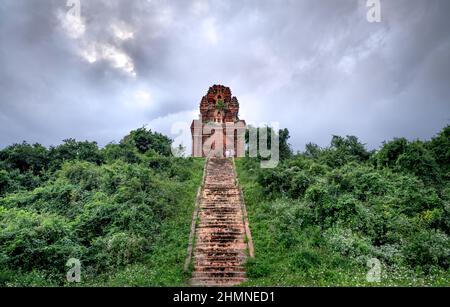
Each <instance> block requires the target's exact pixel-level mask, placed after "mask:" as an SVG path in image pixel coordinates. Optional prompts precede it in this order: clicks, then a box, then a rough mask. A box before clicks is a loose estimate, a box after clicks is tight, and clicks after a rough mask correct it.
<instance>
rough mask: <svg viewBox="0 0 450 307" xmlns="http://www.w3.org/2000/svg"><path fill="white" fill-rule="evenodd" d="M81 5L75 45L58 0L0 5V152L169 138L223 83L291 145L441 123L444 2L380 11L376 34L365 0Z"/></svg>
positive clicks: (447, 6) (423, 133) (250, 115)
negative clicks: (148, 132) (120, 32)
mask: <svg viewBox="0 0 450 307" xmlns="http://www.w3.org/2000/svg"><path fill="white" fill-rule="evenodd" d="M81 3H82V17H83V21H84V26H85V32H84V33H83V34H82V35H81V37H79V38H76V39H74V38H71V37H70V36H68V35H67V31H66V30H65V29H64V27H63V25H62V24H61V14H64V13H65V12H66V10H67V8H66V6H65V4H66V1H65V0H40V1H32V0H3V1H2V2H1V4H0V42H1V44H0V66H1V67H2V69H1V70H0V121H1V122H0V146H6V145H8V144H11V143H13V142H20V141H21V140H27V141H30V142H35V141H38V142H42V143H44V144H56V143H59V142H60V141H61V140H62V139H64V138H68V137H76V138H79V139H90V140H97V141H99V142H100V143H101V144H106V143H108V142H109V141H112V140H118V139H120V137H121V136H123V135H124V134H125V133H126V132H127V131H129V130H130V129H133V128H136V127H140V126H142V125H144V124H149V125H150V126H151V127H152V128H154V129H160V130H161V131H162V132H164V133H170V126H171V123H169V122H168V121H173V120H185V121H186V122H189V121H190V120H192V118H191V115H192V114H195V113H196V110H197V108H198V103H199V101H200V98H201V97H202V96H203V95H204V94H205V92H206V90H207V89H208V87H209V86H210V85H211V84H214V83H222V84H225V85H228V86H230V87H231V89H232V91H233V94H234V95H236V96H237V97H238V98H239V100H240V102H241V109H242V111H241V117H242V118H245V119H247V120H248V121H249V122H271V121H279V122H280V125H281V126H282V127H288V128H289V129H290V130H291V134H292V137H293V138H292V144H293V145H294V147H295V148H296V149H302V147H303V146H304V144H305V143H306V142H309V141H312V142H316V143H319V144H321V145H325V144H327V143H328V142H329V139H330V136H331V134H354V135H357V136H360V137H361V139H362V140H363V141H364V142H366V143H368V144H369V146H370V147H372V148H376V147H378V146H379V145H380V143H381V142H382V141H383V140H386V139H390V138H392V137H396V136H406V137H409V138H428V137H430V136H432V135H433V134H435V133H436V132H437V131H438V130H439V129H440V128H442V127H443V126H445V125H446V124H448V123H449V121H450V101H449V100H450V89H449V87H448V84H449V81H450V80H449V79H450V59H449V54H450V31H449V29H450V20H449V19H448V18H447V16H446V15H447V14H448V12H449V11H450V2H449V1H447V0H431V1H425V0H391V1H386V0H385V1H382V5H383V6H382V13H383V20H382V22H381V23H379V24H370V23H368V22H367V21H366V19H365V15H366V12H367V8H366V7H365V3H366V1H365V0H342V1H326V0H303V1H294V0H283V1H275V0H253V1H225V0H214V1H201V0H198V1H182V0H177V1H176V0H171V1H169V0H167V1H164V0H152V1H151V0H147V1H145V0H132V1H120V0H108V1H107V0H89V1H87V0H81ZM114 25H116V26H118V27H119V28H120V27H126V28H127V30H129V31H130V32H132V33H133V37H132V38H130V39H127V40H121V39H119V38H118V37H117V35H114V31H113V28H112V27H113V26H114ZM89 48H91V49H92V50H90V51H91V53H92V54H91V56H93V55H96V57H95V62H93V63H89V62H88V61H87V60H86V59H87V58H83V52H88V51H89ZM96 52H97V54H96ZM102 52H103V53H102ZM88 53H89V52H88ZM115 56H116V57H115ZM127 61H130V62H131V63H132V65H133V66H132V67H133V69H134V72H135V74H136V76H135V77H133V76H131V75H130V73H129V71H128V72H127V67H128V69H129V68H130V67H129V66H126V64H124V63H127Z"/></svg>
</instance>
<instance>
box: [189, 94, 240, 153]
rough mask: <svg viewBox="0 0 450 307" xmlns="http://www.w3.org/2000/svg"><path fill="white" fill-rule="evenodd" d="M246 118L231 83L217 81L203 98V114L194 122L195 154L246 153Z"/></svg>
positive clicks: (192, 128)
mask: <svg viewBox="0 0 450 307" xmlns="http://www.w3.org/2000/svg"><path fill="white" fill-rule="evenodd" d="M245 126H246V123H245V121H244V120H240V119H239V102H238V100H237V98H236V97H233V96H232V94H231V90H230V88H229V87H226V86H223V85H214V86H212V87H210V88H209V90H208V93H207V94H206V95H205V96H204V97H203V98H202V100H201V102H200V115H199V119H198V120H194V121H193V122H192V125H191V133H192V156H194V157H206V156H210V157H229V156H234V157H238V156H241V155H243V153H244V144H245Z"/></svg>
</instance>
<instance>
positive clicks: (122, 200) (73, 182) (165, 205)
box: [0, 129, 202, 286]
mask: <svg viewBox="0 0 450 307" xmlns="http://www.w3.org/2000/svg"><path fill="white" fill-rule="evenodd" d="M170 146H171V140H170V139H168V138H167V137H165V136H163V135H160V134H157V133H152V132H151V131H147V130H145V129H139V130H136V131H133V132H131V133H130V135H129V136H127V137H125V138H124V140H123V141H122V142H121V143H120V144H109V145H107V146H106V147H105V148H103V149H99V148H98V146H97V144H96V143H95V142H77V141H75V140H72V139H70V140H66V141H64V142H63V144H62V145H59V146H56V147H51V148H50V149H47V148H45V147H43V146H41V145H38V144H36V145H28V144H27V143H23V144H20V145H13V146H10V147H7V148H6V149H4V150H2V151H0V167H1V168H0V286H1V285H25V286H29V285H39V286H42V285H61V284H63V283H64V281H65V276H66V275H65V274H66V271H67V268H66V267H65V265H66V262H67V260H68V259H70V258H77V259H80V260H81V261H82V264H83V268H84V270H83V272H84V273H85V275H84V276H85V277H86V278H89V279H90V280H96V279H97V278H100V277H101V276H103V275H105V272H109V274H110V275H111V274H113V272H117V271H118V270H121V269H122V268H124V267H126V266H128V265H133V264H134V263H139V262H142V261H145V259H146V258H148V257H149V256H151V255H152V253H153V248H154V245H155V242H156V241H157V239H158V236H159V235H160V232H161V229H162V228H163V227H164V225H166V223H168V221H170V220H172V219H173V217H175V216H177V214H178V212H179V210H180V202H181V201H185V200H186V197H187V196H189V197H191V198H192V199H189V202H190V203H191V205H192V204H193V202H194V196H195V195H194V194H193V193H195V190H196V188H197V185H198V183H197V182H196V183H195V184H194V185H193V184H192V180H193V179H194V178H196V180H198V178H199V177H201V173H202V172H201V168H199V166H201V164H199V163H197V161H196V160H194V159H192V158H186V159H184V158H175V157H172V156H171V152H170ZM186 229H188V226H187V227H186ZM183 249H184V248H183ZM86 275H87V276H86Z"/></svg>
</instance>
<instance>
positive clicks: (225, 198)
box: [191, 158, 253, 287]
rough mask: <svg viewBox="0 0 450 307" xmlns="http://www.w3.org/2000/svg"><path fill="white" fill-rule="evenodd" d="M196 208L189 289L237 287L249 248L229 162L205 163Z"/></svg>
mask: <svg viewBox="0 0 450 307" xmlns="http://www.w3.org/2000/svg"><path fill="white" fill-rule="evenodd" d="M197 206H198V208H197V210H196V214H197V218H196V227H195V248H194V250H193V259H194V260H193V261H194V272H193V275H192V279H191V285H192V286H210V287H215V286H235V285H239V284H240V283H242V282H244V281H245V280H246V275H245V267H244V265H245V261H246V258H247V254H248V252H250V254H251V253H253V246H251V248H249V249H248V247H249V243H247V242H249V240H250V242H251V235H250V231H249V228H248V222H247V214H246V210H245V205H244V203H243V199H242V192H241V190H240V188H239V186H238V184H237V181H236V173H235V170H234V163H233V160H231V159H226V158H210V159H208V161H207V165H206V169H205V178H204V184H203V186H202V189H201V191H200V194H199V198H198V200H197ZM194 218H195V215H194ZM247 249H248V250H247Z"/></svg>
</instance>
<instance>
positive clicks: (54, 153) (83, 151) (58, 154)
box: [49, 139, 104, 169]
mask: <svg viewBox="0 0 450 307" xmlns="http://www.w3.org/2000/svg"><path fill="white" fill-rule="evenodd" d="M49 156H50V159H51V164H52V167H53V169H58V168H60V167H61V165H62V164H63V163H64V162H65V161H72V160H83V161H88V162H92V163H96V164H101V163H103V161H104V159H103V156H102V154H101V152H100V150H99V148H98V145H97V142H88V141H85V142H78V141H76V140H74V139H67V140H64V141H63V144H61V145H59V146H56V147H50V153H49Z"/></svg>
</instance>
